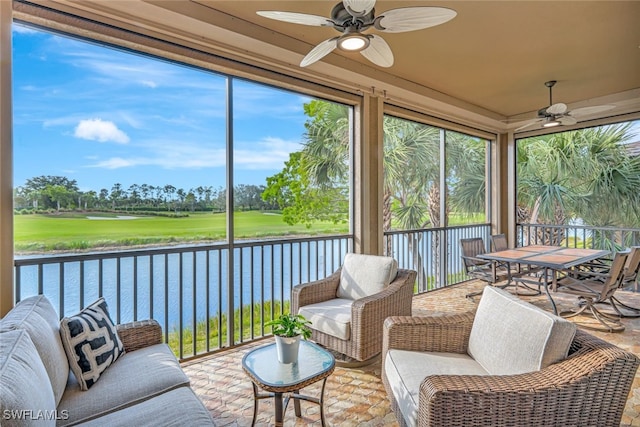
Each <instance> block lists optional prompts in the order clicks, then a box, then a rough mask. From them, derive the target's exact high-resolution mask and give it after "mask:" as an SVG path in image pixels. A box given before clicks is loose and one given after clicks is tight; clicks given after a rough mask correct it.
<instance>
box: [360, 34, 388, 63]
mask: <svg viewBox="0 0 640 427" xmlns="http://www.w3.org/2000/svg"><path fill="white" fill-rule="evenodd" d="M367 37H369V47H367V48H366V49H365V50H363V51H362V52H360V54H361V55H362V56H364V57H365V58H367V59H368V60H369V61H371V62H373V63H374V64H376V65H378V66H380V67H391V66H392V65H393V52H391V48H390V47H389V45H388V44H387V42H386V41H384V39H383V38H382V37H380V36H376V35H375V34H373V35H369V36H367Z"/></svg>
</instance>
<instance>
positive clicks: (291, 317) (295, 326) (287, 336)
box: [265, 313, 311, 363]
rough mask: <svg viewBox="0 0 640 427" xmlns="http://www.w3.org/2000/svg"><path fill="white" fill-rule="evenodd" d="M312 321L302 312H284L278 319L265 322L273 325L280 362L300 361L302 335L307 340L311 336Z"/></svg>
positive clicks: (272, 329)
mask: <svg viewBox="0 0 640 427" xmlns="http://www.w3.org/2000/svg"><path fill="white" fill-rule="evenodd" d="M310 324H311V322H310V321H309V320H307V319H306V318H305V317H304V316H303V315H301V314H290V313H289V314H283V315H281V316H280V317H278V318H277V319H273V320H271V321H270V322H267V323H265V326H271V331H272V332H273V335H275V338H276V351H277V353H278V361H279V362H280V363H295V362H297V361H298V349H299V348H300V337H302V338H304V339H305V340H306V339H308V338H309V337H311V328H309V327H308V326H307V325H310Z"/></svg>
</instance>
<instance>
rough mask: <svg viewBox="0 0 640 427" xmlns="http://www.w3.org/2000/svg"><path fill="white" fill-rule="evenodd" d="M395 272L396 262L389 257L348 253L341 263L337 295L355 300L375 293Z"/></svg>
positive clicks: (394, 275) (383, 286)
mask: <svg viewBox="0 0 640 427" xmlns="http://www.w3.org/2000/svg"><path fill="white" fill-rule="evenodd" d="M397 273H398V263H397V262H396V260H395V259H393V258H391V257H386V256H377V255H362V254H353V253H349V254H347V255H346V256H345V257H344V263H343V264H342V271H341V272H340V284H339V285H338V291H337V296H338V298H348V299H352V300H357V299H360V298H364V297H367V296H370V295H373V294H377V293H378V292H380V291H382V290H383V289H384V288H385V287H386V286H387V285H389V283H391V282H392V281H393V279H395V278H396V274H397Z"/></svg>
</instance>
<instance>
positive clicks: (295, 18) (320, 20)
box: [256, 10, 333, 27]
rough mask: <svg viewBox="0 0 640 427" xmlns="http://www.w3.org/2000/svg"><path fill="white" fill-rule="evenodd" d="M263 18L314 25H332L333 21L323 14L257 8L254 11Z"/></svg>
mask: <svg viewBox="0 0 640 427" xmlns="http://www.w3.org/2000/svg"><path fill="white" fill-rule="evenodd" d="M256 13H257V14H258V15H260V16H264V17H265V18H269V19H275V20H276V21H284V22H290V23H292V24H302V25H313V26H314V27H333V22H331V20H330V19H327V18H325V17H323V16H318V15H308V14H306V13H296V12H281V11H278V10H259V11H257V12H256Z"/></svg>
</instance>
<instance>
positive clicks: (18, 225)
mask: <svg viewBox="0 0 640 427" xmlns="http://www.w3.org/2000/svg"><path fill="white" fill-rule="evenodd" d="M234 224H235V229H234V233H235V237H236V239H251V238H263V237H277V236H291V235H321V234H341V233H347V232H348V229H349V228H348V225H347V224H333V223H330V222H318V223H316V224H313V225H312V226H311V227H310V228H307V227H305V226H304V225H293V226H292V225H288V224H286V223H285V222H284V221H283V220H282V216H281V215H279V214H275V213H264V212H258V211H248V212H236V213H235V215H234ZM14 230H15V232H14V242H15V250H16V252H17V253H33V252H40V253H43V252H51V251H77V250H85V249H86V250H90V249H102V248H111V247H127V246H141V245H155V244H167V243H168V244H172V243H190V242H216V241H221V240H225V239H226V219H225V214H224V213H216V214H212V213H195V214H190V215H189V216H188V217H184V218H166V217H157V216H140V217H134V218H132V217H128V216H125V217H122V216H121V217H118V216H117V215H113V214H96V213H93V212H91V213H65V214H63V215H40V214H38V215H16V216H14Z"/></svg>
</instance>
